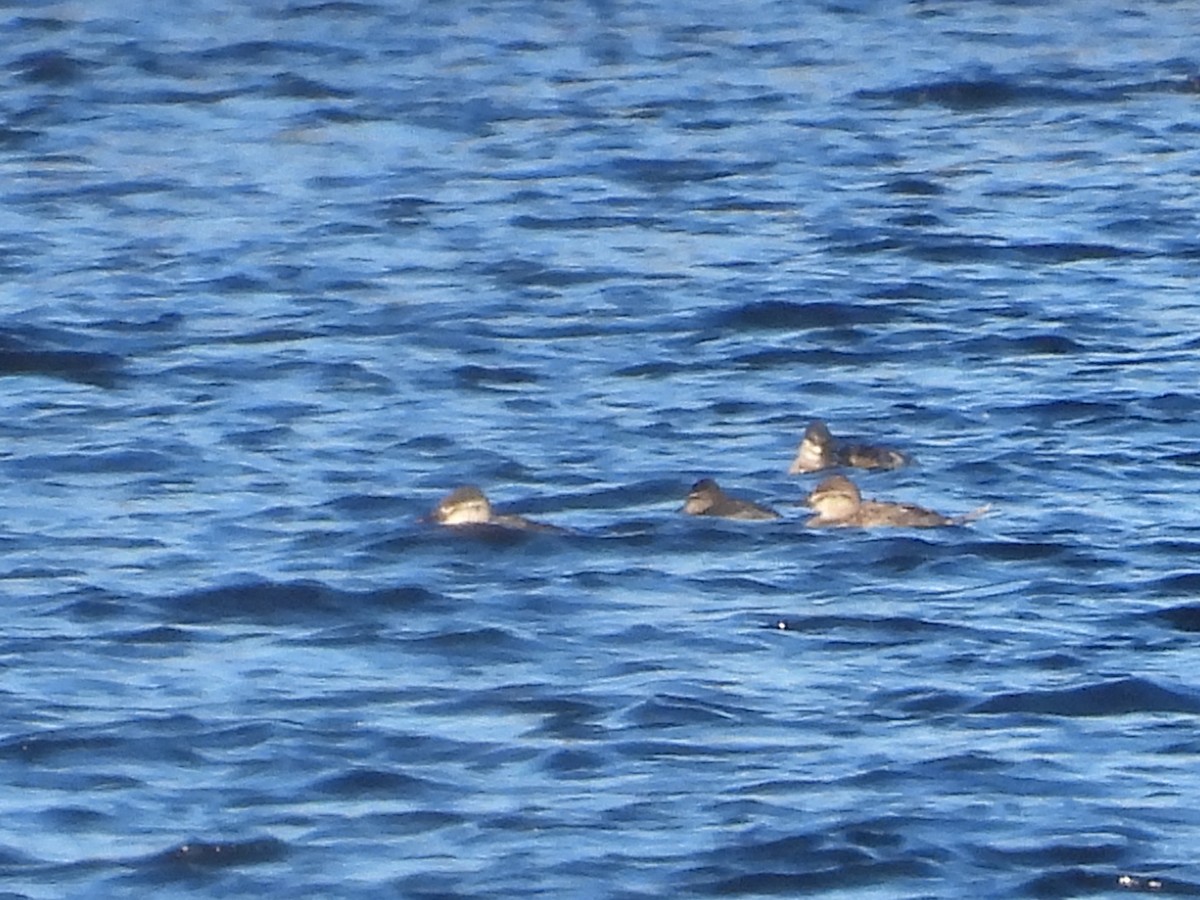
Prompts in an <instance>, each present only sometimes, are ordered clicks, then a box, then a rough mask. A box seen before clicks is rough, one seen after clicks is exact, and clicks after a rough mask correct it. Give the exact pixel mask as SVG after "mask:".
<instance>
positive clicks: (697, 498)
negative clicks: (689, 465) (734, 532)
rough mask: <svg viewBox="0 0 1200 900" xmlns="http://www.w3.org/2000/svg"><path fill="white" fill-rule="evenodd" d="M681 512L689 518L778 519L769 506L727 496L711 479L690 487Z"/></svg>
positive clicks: (700, 481)
mask: <svg viewBox="0 0 1200 900" xmlns="http://www.w3.org/2000/svg"><path fill="white" fill-rule="evenodd" d="M681 512H684V513H687V514H688V515H689V516H719V517H721V518H724V519H746V520H751V519H758V520H762V519H778V518H779V513H777V512H775V510H773V509H771V508H770V507H769V506H763V505H762V504H759V503H751V502H750V501H749V500H739V499H738V498H736V497H731V496H729V495H728V494H726V493H725V492H724V491H723V490H721V488H720V486H718V485H717V483H716V482H715V481H713V480H712V479H711V478H701V479H700V480H699V481H697V482H696V483H695V484H693V485H692V489H691V490H690V491H689V492H688V495H687V500H686V502H684V504H683V509H682V510H681Z"/></svg>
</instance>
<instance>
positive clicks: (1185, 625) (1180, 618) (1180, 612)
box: [1151, 576, 1200, 632]
mask: <svg viewBox="0 0 1200 900" xmlns="http://www.w3.org/2000/svg"><path fill="white" fill-rule="evenodd" d="M1192 577H1193V578H1196V577H1197V576H1192ZM1198 580H1200V579H1198ZM1188 593H1191V594H1195V593H1196V592H1195V591H1194V590H1193V591H1189V592H1188ZM1151 615H1152V616H1153V617H1154V618H1156V619H1161V620H1162V621H1164V622H1166V623H1167V624H1168V625H1170V626H1171V627H1172V628H1175V629H1177V630H1179V631H1189V632H1190V631H1200V604H1192V605H1188V606H1176V607H1173V608H1171V609H1161V610H1158V611H1157V612H1154V613H1151Z"/></svg>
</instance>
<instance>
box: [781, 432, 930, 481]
mask: <svg viewBox="0 0 1200 900" xmlns="http://www.w3.org/2000/svg"><path fill="white" fill-rule="evenodd" d="M907 463H908V457H907V456H905V455H904V454H903V453H901V452H900V451H898V450H891V449H889V448H887V447H874V446H871V445H870V444H842V443H841V442H840V441H838V439H837V438H835V437H834V436H833V435H832V434H830V432H829V428H828V427H827V426H826V425H825V423H824V422H822V421H821V420H820V419H816V420H814V421H813V422H811V423H810V424H809V426H808V428H807V429H805V432H804V438H803V440H801V441H800V446H799V448H798V449H797V450H796V458H795V459H793V460H792V464H791V466H789V467H788V474H789V475H801V474H804V473H807V472H820V471H823V470H825V469H836V468H839V467H842V468H856V469H898V468H900V467H901V466H903V465H905V464H907Z"/></svg>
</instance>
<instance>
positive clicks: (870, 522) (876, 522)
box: [804, 475, 988, 528]
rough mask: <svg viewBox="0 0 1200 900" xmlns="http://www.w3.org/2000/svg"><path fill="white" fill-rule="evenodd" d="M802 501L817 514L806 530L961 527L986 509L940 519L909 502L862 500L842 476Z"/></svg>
mask: <svg viewBox="0 0 1200 900" xmlns="http://www.w3.org/2000/svg"><path fill="white" fill-rule="evenodd" d="M805 502H806V503H807V504H808V505H809V506H811V507H812V508H813V509H815V510H816V511H817V514H816V515H815V516H813V517H812V518H811V519H809V520H808V521H807V522H805V523H804V524H805V525H806V526H808V527H809V528H871V527H874V526H894V527H900V528H904V527H907V528H934V527H937V526H938V525H962V524H963V523H965V522H970V521H971V520H972V519H977V518H979V517H980V516H981V515H983V514H984V513H985V512H987V509H988V508H987V507H986V506H981V507H980V508H979V509H976V510H973V511H971V512H969V513H967V514H965V515H962V516H943V515H942V514H941V513H936V512H934V511H933V510H930V509H924V508H923V507H920V506H913V505H912V504H910V503H884V502H882V501H879V500H863V498H862V494H860V493H859V492H858V487H857V486H856V485H855V484H854V482H853V481H851V480H850V479H849V478H847V477H846V476H844V475H834V476H833V477H832V478H826V479H825V480H824V481H822V482H821V483H820V484H818V485H817V486H816V488H815V489H814V490H813V492H812V493H811V494H809V495H808V499H807V500H806V501H805Z"/></svg>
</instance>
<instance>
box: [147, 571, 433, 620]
mask: <svg viewBox="0 0 1200 900" xmlns="http://www.w3.org/2000/svg"><path fill="white" fill-rule="evenodd" d="M434 596H435V595H434V594H432V593H431V592H430V591H428V590H426V589H425V588H420V587H397V588H384V589H382V590H377V591H343V590H337V589H335V588H331V587H329V586H328V585H326V584H323V583H321V582H319V581H292V582H274V581H257V580H256V581H246V582H240V583H237V584H232V585H227V586H224V587H214V588H204V589H201V590H196V591H188V592H186V593H183V594H176V595H173V596H168V597H165V598H163V599H162V600H161V601H160V602H161V604H162V605H163V606H164V607H166V609H168V610H169V611H171V612H172V613H173V614H174V617H175V619H176V620H177V621H179V622H185V623H197V622H220V621H225V620H231V619H232V620H249V621H278V620H280V619H283V620H296V619H304V618H306V617H308V616H313V615H329V614H339V615H344V614H345V613H346V612H348V611H352V610H356V609H360V608H362V607H371V608H378V607H395V608H407V607H411V606H417V605H420V604H423V603H426V602H428V601H429V600H431V599H433V598H434Z"/></svg>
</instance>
